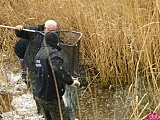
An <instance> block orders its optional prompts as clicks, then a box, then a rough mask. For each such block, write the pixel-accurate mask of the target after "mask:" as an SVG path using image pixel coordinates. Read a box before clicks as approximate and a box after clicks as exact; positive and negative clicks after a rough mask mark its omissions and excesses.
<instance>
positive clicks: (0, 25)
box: [0, 25, 42, 33]
mask: <svg viewBox="0 0 160 120" xmlns="http://www.w3.org/2000/svg"><path fill="white" fill-rule="evenodd" d="M0 27H3V28H9V29H16V27H11V26H5V25H0ZM23 30H24V31H28V32H40V33H42V31H36V30H29V29H23Z"/></svg>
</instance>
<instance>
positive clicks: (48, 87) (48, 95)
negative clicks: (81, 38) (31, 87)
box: [34, 32, 80, 120]
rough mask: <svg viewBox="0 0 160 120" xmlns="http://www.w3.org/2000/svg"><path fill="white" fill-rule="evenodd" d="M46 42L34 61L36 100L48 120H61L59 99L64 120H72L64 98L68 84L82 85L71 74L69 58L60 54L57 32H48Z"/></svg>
mask: <svg viewBox="0 0 160 120" xmlns="http://www.w3.org/2000/svg"><path fill="white" fill-rule="evenodd" d="M44 42H45V43H44V46H42V47H41V49H40V50H39V51H38V53H37V55H36V57H35V60H34V63H35V71H34V73H35V75H36V79H35V96H36V100H37V101H38V104H39V105H40V107H41V109H42V113H43V115H44V117H45V119H46V120H60V118H61V117H60V111H59V109H60V108H59V106H58V105H59V103H58V98H59V99H60V106H61V108H62V109H61V110H62V114H61V115H62V116H63V119H64V120H70V118H69V116H68V115H67V114H66V108H65V106H64V102H63V99H62V96H63V94H64V92H65V85H66V84H68V85H71V86H73V87H76V86H79V85H80V83H79V82H78V80H77V78H73V77H71V76H70V74H69V69H68V67H67V64H68V62H67V58H65V57H64V56H63V55H62V54H61V53H60V51H61V48H60V47H59V37H58V35H57V34H56V33H55V32H47V33H46V34H45V41H44ZM56 85H57V87H58V88H56ZM57 92H58V93H57Z"/></svg>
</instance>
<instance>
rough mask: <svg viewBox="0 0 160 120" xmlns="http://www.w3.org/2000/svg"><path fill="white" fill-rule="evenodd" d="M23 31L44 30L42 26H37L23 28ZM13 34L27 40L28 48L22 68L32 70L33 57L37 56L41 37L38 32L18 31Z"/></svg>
mask: <svg viewBox="0 0 160 120" xmlns="http://www.w3.org/2000/svg"><path fill="white" fill-rule="evenodd" d="M24 29H30V30H37V31H42V32H43V30H44V25H39V26H37V27H35V26H30V27H24ZM15 34H16V36H17V37H20V38H24V39H27V40H28V43H27V44H28V46H27V49H26V52H25V55H24V58H23V62H22V68H26V67H27V68H28V69H29V70H30V71H33V70H34V57H35V55H36V54H37V52H38V50H39V49H40V46H41V41H42V40H43V37H44V36H43V35H42V34H41V33H38V32H28V31H23V30H22V31H19V30H15Z"/></svg>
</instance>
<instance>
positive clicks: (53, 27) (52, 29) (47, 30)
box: [44, 25, 57, 32]
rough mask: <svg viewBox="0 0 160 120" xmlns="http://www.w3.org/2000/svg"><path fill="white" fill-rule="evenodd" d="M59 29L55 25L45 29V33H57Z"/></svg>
mask: <svg viewBox="0 0 160 120" xmlns="http://www.w3.org/2000/svg"><path fill="white" fill-rule="evenodd" d="M56 30H57V27H56V26H54V25H49V26H48V27H45V28H44V32H49V31H56Z"/></svg>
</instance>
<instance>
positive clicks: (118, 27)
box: [0, 0, 160, 119]
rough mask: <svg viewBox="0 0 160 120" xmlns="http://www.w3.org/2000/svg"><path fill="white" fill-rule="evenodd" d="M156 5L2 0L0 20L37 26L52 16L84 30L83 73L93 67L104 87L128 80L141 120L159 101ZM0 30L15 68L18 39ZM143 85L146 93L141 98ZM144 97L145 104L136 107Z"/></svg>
mask: <svg viewBox="0 0 160 120" xmlns="http://www.w3.org/2000/svg"><path fill="white" fill-rule="evenodd" d="M159 4H160V3H159V1H158V0H155V1H153V0H114V1H113V0H54V1H52V0H45V1H42V0H25V1H21V0H12V1H6V0H1V1H0V11H1V12H0V24H3V25H8V26H16V25H18V24H22V25H38V24H43V23H44V22H45V21H46V20H48V19H54V20H56V21H57V23H58V26H59V28H60V29H62V30H63V29H66V30H75V31H80V32H82V33H83V37H82V39H81V46H80V57H81V63H82V64H83V65H85V66H87V68H88V67H89V69H86V73H90V72H91V71H92V72H91V76H96V77H97V76H98V77H97V78H100V80H101V83H102V85H103V86H107V85H108V84H114V85H117V84H120V85H125V84H132V86H133V88H134V89H133V90H131V91H130V92H129V93H132V94H134V96H132V99H133V100H135V101H134V103H133V104H132V105H131V106H132V109H133V114H131V118H132V117H133V116H134V117H136V118H137V119H139V118H140V116H141V114H142V113H141V112H143V111H144V110H145V108H146V107H148V106H149V107H148V108H149V109H150V110H148V111H154V109H155V108H156V107H157V106H158V104H159V102H160V89H159V84H160V83H159V81H160V80H159V71H160V69H159V68H160V66H159V63H160V54H159V51H160V46H159V44H160V39H159V38H160V34H159V31H160V16H159V14H160V8H159ZM0 33H1V35H0V39H1V40H0V47H1V52H2V53H3V54H7V56H8V57H9V61H10V63H9V64H8V65H9V66H8V67H9V68H10V69H11V70H12V69H13V68H14V67H18V62H17V59H16V57H15V55H14V52H13V46H14V43H15V42H16V41H17V40H18V38H17V37H16V36H15V34H14V30H10V29H5V28H1V29H0ZM2 65H3V63H2ZM91 79H92V78H90V79H89V80H88V82H89V83H91V82H92V81H91ZM141 86H143V90H145V91H144V93H146V94H145V96H144V97H143V95H142V98H141V99H139V98H137V97H136V96H138V93H139V91H138V90H139V88H140V87H141ZM136 98H137V99H136ZM144 98H145V100H146V101H147V102H146V106H144V107H143V108H144V110H143V109H141V110H143V111H141V112H140V111H138V109H139V106H140V104H141V102H142V101H143V99H144ZM151 99H152V100H151ZM151 101H152V102H151ZM127 110H128V108H127ZM155 112H160V110H159V107H158V108H157V109H156V111H155ZM94 113H96V111H95V112H94Z"/></svg>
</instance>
